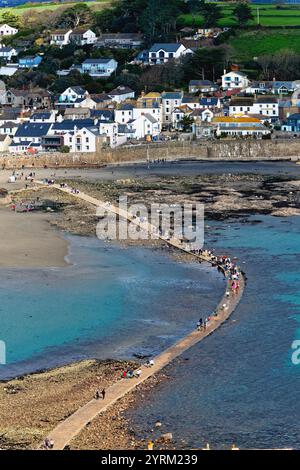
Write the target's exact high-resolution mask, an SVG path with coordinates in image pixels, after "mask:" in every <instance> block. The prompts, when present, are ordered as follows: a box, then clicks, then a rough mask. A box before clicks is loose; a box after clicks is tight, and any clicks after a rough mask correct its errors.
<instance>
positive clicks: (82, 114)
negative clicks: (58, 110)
mask: <svg viewBox="0 0 300 470" xmlns="http://www.w3.org/2000/svg"><path fill="white" fill-rule="evenodd" d="M90 116H91V111H90V109H89V108H81V107H77V108H67V109H66V110H65V113H64V118H65V119H89V118H90Z"/></svg>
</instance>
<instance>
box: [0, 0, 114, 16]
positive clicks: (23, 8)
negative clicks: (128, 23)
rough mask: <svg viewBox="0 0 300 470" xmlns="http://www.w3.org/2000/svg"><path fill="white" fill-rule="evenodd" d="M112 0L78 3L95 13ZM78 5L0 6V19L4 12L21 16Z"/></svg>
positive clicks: (63, 3)
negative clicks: (85, 5) (28, 12)
mask: <svg viewBox="0 0 300 470" xmlns="http://www.w3.org/2000/svg"><path fill="white" fill-rule="evenodd" d="M113 1H114V0H93V1H90V2H80V3H86V4H88V5H89V7H90V8H91V9H93V10H95V11H97V10H102V9H103V8H107V7H108V6H110V5H111V4H112V2H113ZM76 3H78V1H73V2H72V1H66V2H45V3H41V2H36V3H25V4H22V5H19V6H14V7H10V6H8V7H3V6H2V7H1V4H0V18H1V16H2V14H3V13H4V12H6V11H10V12H11V13H14V14H15V15H18V16H20V15H22V14H23V13H24V12H26V11H28V10H29V9H34V10H35V11H43V10H50V11H51V10H52V11H53V10H55V9H57V8H60V7H62V6H71V5H74V4H76Z"/></svg>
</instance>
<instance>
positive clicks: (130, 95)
mask: <svg viewBox="0 0 300 470" xmlns="http://www.w3.org/2000/svg"><path fill="white" fill-rule="evenodd" d="M108 96H109V97H110V98H111V99H112V101H114V102H116V103H122V102H123V101H126V100H130V99H134V96H135V92H134V91H133V90H132V89H131V88H129V87H128V86H124V85H120V86H118V87H117V88H115V89H114V90H112V91H110V92H109V93H108Z"/></svg>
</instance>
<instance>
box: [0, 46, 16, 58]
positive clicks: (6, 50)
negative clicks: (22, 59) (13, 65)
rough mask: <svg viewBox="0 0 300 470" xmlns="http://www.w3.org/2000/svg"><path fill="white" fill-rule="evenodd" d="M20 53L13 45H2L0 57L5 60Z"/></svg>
mask: <svg viewBox="0 0 300 470" xmlns="http://www.w3.org/2000/svg"><path fill="white" fill-rule="evenodd" d="M17 55H18V53H17V51H16V49H14V48H13V47H1V48H0V58H1V59H5V60H11V59H12V57H16V56H17Z"/></svg>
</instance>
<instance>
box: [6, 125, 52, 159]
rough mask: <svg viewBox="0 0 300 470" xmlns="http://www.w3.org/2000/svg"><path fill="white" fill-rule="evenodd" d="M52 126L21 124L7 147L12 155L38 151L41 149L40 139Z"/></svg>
mask: <svg viewBox="0 0 300 470" xmlns="http://www.w3.org/2000/svg"><path fill="white" fill-rule="evenodd" d="M51 125H52V124H50V123H33V122H24V123H23V124H21V125H20V126H19V127H18V129H17V131H16V133H15V135H14V136H13V140H12V142H11V144H10V146H9V151H10V152H13V153H26V152H27V151H29V150H31V151H39V150H41V149H42V138H43V137H44V136H45V135H47V134H48V132H49V129H50V127H51Z"/></svg>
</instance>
